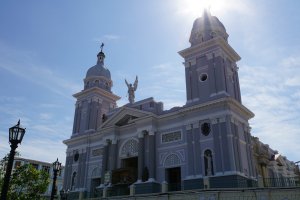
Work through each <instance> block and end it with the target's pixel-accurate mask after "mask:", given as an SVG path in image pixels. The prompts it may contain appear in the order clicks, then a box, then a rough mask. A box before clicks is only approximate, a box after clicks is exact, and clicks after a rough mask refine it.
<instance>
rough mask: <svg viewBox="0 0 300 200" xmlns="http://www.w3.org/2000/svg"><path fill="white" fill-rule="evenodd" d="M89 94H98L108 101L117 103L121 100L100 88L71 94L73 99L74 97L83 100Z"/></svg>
mask: <svg viewBox="0 0 300 200" xmlns="http://www.w3.org/2000/svg"><path fill="white" fill-rule="evenodd" d="M90 94H93V95H96V94H98V95H99V96H101V97H106V98H107V99H109V100H110V101H117V100H119V99H120V98H121V97H119V96H117V95H115V94H113V93H111V92H108V91H106V90H104V89H102V88H98V87H92V88H89V89H86V90H82V91H81V92H78V93H76V94H73V97H75V98H76V99H83V98H85V97H87V96H89V95H90Z"/></svg>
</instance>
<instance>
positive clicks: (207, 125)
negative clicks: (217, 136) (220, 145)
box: [201, 122, 210, 136]
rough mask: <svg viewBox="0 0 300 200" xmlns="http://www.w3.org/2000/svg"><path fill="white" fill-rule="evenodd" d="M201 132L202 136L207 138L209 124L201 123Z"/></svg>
mask: <svg viewBox="0 0 300 200" xmlns="http://www.w3.org/2000/svg"><path fill="white" fill-rule="evenodd" d="M201 132H202V134H203V135H205V136H208V134H209V133H210V123H207V122H205V123H203V124H202V125H201Z"/></svg>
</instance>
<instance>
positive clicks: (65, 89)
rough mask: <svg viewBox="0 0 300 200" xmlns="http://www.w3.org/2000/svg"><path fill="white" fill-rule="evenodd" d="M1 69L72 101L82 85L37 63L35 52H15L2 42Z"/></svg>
mask: <svg viewBox="0 0 300 200" xmlns="http://www.w3.org/2000/svg"><path fill="white" fill-rule="evenodd" d="M0 54H1V55H3V56H1V57H0V69H3V70H6V71H7V72H10V73H11V74H13V75H14V76H17V77H20V78H22V79H25V80H27V81H30V82H32V83H34V84H37V85H39V86H42V87H44V88H46V89H48V90H50V91H52V92H54V93H56V94H59V95H61V96H63V97H66V98H69V99H71V94H72V93H75V92H77V91H80V89H81V85H79V84H78V83H74V82H71V81H69V80H67V79H66V78H65V77H61V75H60V74H57V73H55V72H54V71H52V70H51V69H50V68H49V67H46V66H43V65H42V64H39V63H37V62H36V59H37V58H36V55H35V54H34V53H33V52H28V51H21V50H15V49H12V48H11V47H9V46H8V45H5V44H3V43H2V42H1V41H0Z"/></svg>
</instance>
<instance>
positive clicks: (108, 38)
mask: <svg viewBox="0 0 300 200" xmlns="http://www.w3.org/2000/svg"><path fill="white" fill-rule="evenodd" d="M119 39H121V37H120V36H119V35H114V34H106V35H103V36H101V37H98V38H94V39H93V40H94V41H96V42H98V43H101V42H105V41H116V40H119Z"/></svg>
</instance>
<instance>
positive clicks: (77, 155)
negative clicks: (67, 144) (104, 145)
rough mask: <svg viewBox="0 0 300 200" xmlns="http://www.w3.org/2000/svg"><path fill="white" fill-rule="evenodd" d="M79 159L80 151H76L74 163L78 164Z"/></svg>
mask: <svg viewBox="0 0 300 200" xmlns="http://www.w3.org/2000/svg"><path fill="white" fill-rule="evenodd" d="M78 159H79V153H78V151H76V153H75V155H74V161H75V162H77V161H78Z"/></svg>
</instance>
